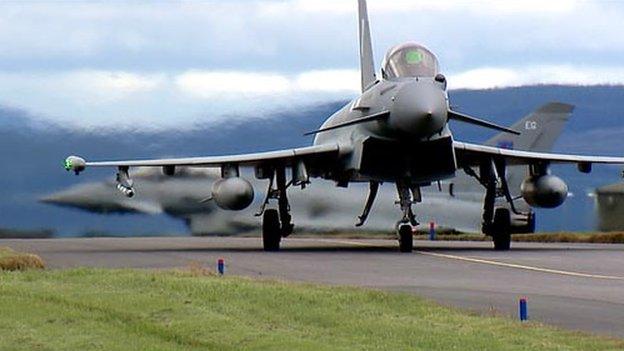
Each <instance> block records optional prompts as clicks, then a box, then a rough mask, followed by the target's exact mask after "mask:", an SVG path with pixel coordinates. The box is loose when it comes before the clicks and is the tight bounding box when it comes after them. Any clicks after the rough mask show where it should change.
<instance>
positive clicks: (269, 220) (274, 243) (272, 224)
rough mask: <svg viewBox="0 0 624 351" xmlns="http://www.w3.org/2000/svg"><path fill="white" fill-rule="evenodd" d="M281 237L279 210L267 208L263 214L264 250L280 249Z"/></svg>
mask: <svg viewBox="0 0 624 351" xmlns="http://www.w3.org/2000/svg"><path fill="white" fill-rule="evenodd" d="M281 239H282V232H281V230H280V221H279V214H278V212H277V210H276V209H268V210H265V211H264V215H263V216H262V244H263V246H264V251H279V248H280V240H281Z"/></svg>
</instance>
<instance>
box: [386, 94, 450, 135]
mask: <svg viewBox="0 0 624 351" xmlns="http://www.w3.org/2000/svg"><path fill="white" fill-rule="evenodd" d="M447 109H448V107H447V104H446V96H445V95H444V91H442V90H441V89H440V88H439V87H437V86H435V85H433V84H428V83H426V82H410V83H407V84H405V85H404V86H403V87H401V89H400V90H399V91H398V92H397V94H396V95H395V96H394V104H393V106H392V110H391V113H390V120H389V122H390V125H391V126H392V127H393V128H395V129H397V130H398V131H400V132H402V133H406V134H410V135H414V136H419V137H426V136H430V135H433V134H435V133H437V132H439V131H440V130H441V129H442V128H443V127H444V125H445V124H446V120H447Z"/></svg>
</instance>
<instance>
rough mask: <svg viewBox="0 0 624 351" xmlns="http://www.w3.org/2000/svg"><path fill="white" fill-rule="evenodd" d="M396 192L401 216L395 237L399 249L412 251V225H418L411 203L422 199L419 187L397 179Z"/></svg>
mask: <svg viewBox="0 0 624 351" xmlns="http://www.w3.org/2000/svg"><path fill="white" fill-rule="evenodd" d="M396 186H397V192H398V193H399V202H398V204H399V205H400V206H401V211H403V218H401V220H400V221H399V223H397V237H398V239H399V251H401V252H412V250H413V248H414V237H413V236H412V229H413V227H415V226H417V225H418V221H416V216H415V215H414V212H413V211H412V205H413V204H414V203H417V202H421V201H422V195H421V193H420V187H418V186H414V185H412V184H410V183H409V182H405V181H397V182H396Z"/></svg>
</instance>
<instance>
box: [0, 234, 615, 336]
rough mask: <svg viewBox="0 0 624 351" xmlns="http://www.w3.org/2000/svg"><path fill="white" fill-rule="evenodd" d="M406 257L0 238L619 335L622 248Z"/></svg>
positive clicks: (323, 249) (388, 244) (326, 249)
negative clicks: (410, 298) (381, 293)
mask: <svg viewBox="0 0 624 351" xmlns="http://www.w3.org/2000/svg"><path fill="white" fill-rule="evenodd" d="M415 245H416V248H417V249H416V251H415V252H414V253H412V254H401V253H398V252H397V249H396V243H395V242H394V241H391V240H351V239H297V238H288V239H286V240H284V242H283V245H282V247H283V249H282V251H280V252H276V253H266V252H263V251H262V249H261V243H260V240H259V239H254V238H215V237H211V238H198V237H170V238H160V237H159V238H90V239H35V240H8V239H4V240H0V246H10V247H12V248H14V249H17V250H22V251H26V252H33V253H37V254H39V255H41V256H42V257H43V258H44V260H45V261H46V263H47V264H48V266H50V267H53V268H65V267H78V266H90V267H136V268H171V267H184V266H188V265H190V264H197V263H199V264H202V265H207V266H212V265H214V264H215V262H216V260H217V259H218V258H224V259H225V262H226V269H227V273H226V274H237V275H246V276H252V277H265V278H278V279H286V280H296V281H306V282H317V283H325V284H341V285H355V286H364V287H371V288H379V289H387V290H393V291H403V292H409V293H416V294H418V295H421V296H424V297H426V298H430V299H433V300H436V301H438V302H440V303H442V304H445V305H450V306H456V307H460V308H465V309H469V310H474V311H478V312H481V313H486V314H489V313H491V314H502V315H509V316H516V315H517V303H518V299H519V298H521V297H526V298H527V299H528V301H529V317H530V319H532V320H537V321H541V322H544V323H548V324H552V325H556V326H560V327H564V328H570V329H577V330H585V331H590V332H595V333H599V334H605V335H613V336H618V337H624V245H610V244H604V245H601V244H537V243H513V248H512V250H511V251H509V252H497V251H493V250H492V249H491V243H485V242H484V243H476V242H440V241H436V242H428V241H417V242H415Z"/></svg>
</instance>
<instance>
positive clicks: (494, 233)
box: [464, 160, 519, 251]
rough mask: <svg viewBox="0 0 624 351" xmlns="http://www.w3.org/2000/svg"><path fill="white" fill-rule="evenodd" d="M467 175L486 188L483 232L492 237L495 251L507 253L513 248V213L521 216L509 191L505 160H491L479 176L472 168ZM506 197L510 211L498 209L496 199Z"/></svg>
mask: <svg viewBox="0 0 624 351" xmlns="http://www.w3.org/2000/svg"><path fill="white" fill-rule="evenodd" d="M464 170H465V172H466V174H468V175H470V176H472V177H474V178H476V179H477V180H478V181H479V182H480V183H481V184H482V185H483V186H484V187H485V198H484V200H483V223H482V227H481V228H482V231H483V233H484V234H485V235H488V236H491V237H492V241H493V242H494V249H495V250H499V251H507V250H509V249H510V247H511V232H512V228H511V212H512V211H513V212H514V213H517V214H519V212H518V211H517V210H516V208H515V206H514V199H513V198H512V196H511V193H510V191H509V185H508V183H507V177H506V165H505V163H504V161H503V160H490V161H488V162H484V163H483V164H481V165H480V167H479V174H476V173H475V171H474V170H473V169H472V168H469V167H467V168H465V169H464ZM498 197H504V198H505V200H507V203H508V204H509V207H510V209H511V210H510V209H508V208H504V207H502V208H501V207H499V208H496V198H498Z"/></svg>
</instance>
